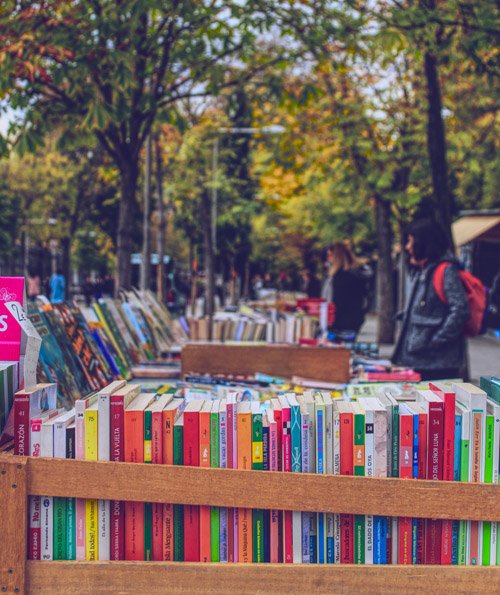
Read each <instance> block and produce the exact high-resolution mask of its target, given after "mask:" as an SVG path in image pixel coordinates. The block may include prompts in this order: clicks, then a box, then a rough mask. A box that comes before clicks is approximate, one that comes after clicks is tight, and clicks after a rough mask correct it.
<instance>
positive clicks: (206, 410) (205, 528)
mask: <svg viewBox="0 0 500 595" xmlns="http://www.w3.org/2000/svg"><path fill="white" fill-rule="evenodd" d="M211 410H212V401H204V402H203V405H202V407H201V409H200V414H199V418H200V422H199V423H200V438H199V440H200V467H210V431H211V430H210V414H211ZM199 510H200V513H199V514H200V562H210V556H211V551H210V549H211V535H210V533H211V527H210V525H211V513H210V506H200V507H199ZM218 533H219V531H217V535H218Z"/></svg>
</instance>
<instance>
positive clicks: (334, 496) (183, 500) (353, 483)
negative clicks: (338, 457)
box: [0, 455, 500, 521]
mask: <svg viewBox="0 0 500 595" xmlns="http://www.w3.org/2000/svg"><path fill="white" fill-rule="evenodd" d="M0 456H1V455H0ZM4 456H5V455H4ZM28 490H29V493H30V494H37V495H43V494H50V495H53V496H70V497H80V498H102V499H109V500H135V501H148V502H175V503H179V504H207V505H212V506H237V507H246V508H280V509H285V510H302V511H313V512H317V511H324V512H339V513H350V514H369V515H384V516H385V515H388V516H411V517H423V518H427V517H432V518H442V519H464V520H483V521H500V486H498V485H496V484H477V483H476V484H473V483H460V482H447V481H426V480H412V479H386V478H376V477H340V476H334V475H314V474H306V473H278V472H270V471H266V472H264V471H243V470H237V469H201V468H196V467H175V466H169V465H147V464H140V463H110V462H104V461H77V460H65V459H45V458H30V459H29V486H28Z"/></svg>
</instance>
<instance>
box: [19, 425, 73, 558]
mask: <svg viewBox="0 0 500 595" xmlns="http://www.w3.org/2000/svg"><path fill="white" fill-rule="evenodd" d="M42 422H43V419H42V418H35V419H31V422H30V444H31V452H30V454H31V456H32V457H39V456H40V447H41V432H42ZM41 506H42V497H41V496H31V497H30V499H29V507H30V516H29V519H30V520H29V541H28V548H29V549H28V559H29V560H40V559H41V552H40V540H41V533H42V530H41V523H40V520H41ZM70 559H71V558H70Z"/></svg>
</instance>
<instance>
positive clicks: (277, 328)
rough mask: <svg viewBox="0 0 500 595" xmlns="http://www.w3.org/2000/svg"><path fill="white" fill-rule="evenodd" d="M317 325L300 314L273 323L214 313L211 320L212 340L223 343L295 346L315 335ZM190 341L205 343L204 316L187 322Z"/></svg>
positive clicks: (206, 326) (206, 324)
mask: <svg viewBox="0 0 500 595" xmlns="http://www.w3.org/2000/svg"><path fill="white" fill-rule="evenodd" d="M318 328H319V322H318V320H317V319H316V318H313V317H311V316H306V315H304V314H300V315H299V314H286V315H280V316H279V317H276V319H275V320H272V319H268V318H266V317H264V316H262V315H261V316H259V317H257V318H254V319H251V318H249V317H248V316H247V315H242V314H236V315H230V314H223V313H217V314H216V315H215V318H214V320H213V321H212V332H211V336H212V340H213V341H224V342H231V341H237V342H240V341H241V342H257V341H263V342H266V343H299V342H300V341H301V340H304V339H305V340H312V339H314V338H315V337H316V335H317V333H318ZM187 330H188V331H189V337H190V340H191V341H208V340H209V337H210V319H209V318H208V317H204V318H199V319H194V318H190V319H189V320H188V321H187Z"/></svg>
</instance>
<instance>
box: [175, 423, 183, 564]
mask: <svg viewBox="0 0 500 595" xmlns="http://www.w3.org/2000/svg"><path fill="white" fill-rule="evenodd" d="M173 464H174V465H184V418H183V416H180V417H179V419H177V420H176V422H175V423H174V432H173ZM173 523H174V528H173V540H174V561H175V562H183V561H184V507H183V506H182V504H174V507H173Z"/></svg>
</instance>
